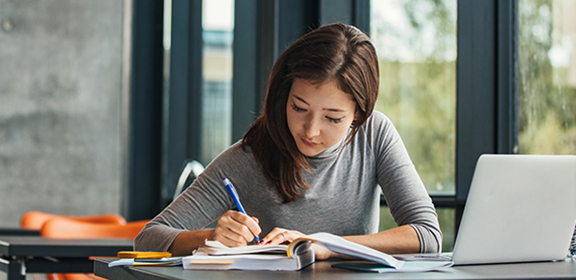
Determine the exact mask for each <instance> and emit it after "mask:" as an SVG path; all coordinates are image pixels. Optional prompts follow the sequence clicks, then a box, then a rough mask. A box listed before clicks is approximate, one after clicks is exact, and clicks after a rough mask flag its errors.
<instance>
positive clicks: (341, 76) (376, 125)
mask: <svg viewBox="0 0 576 280" xmlns="http://www.w3.org/2000/svg"><path fill="white" fill-rule="evenodd" d="M378 84H379V73H378V60H377V56H376V51H375V49H374V46H373V45H372V43H371V42H370V39H369V38H368V36H366V35H365V34H364V33H362V32H361V31H360V30H359V29H357V28H355V27H352V26H349V25H344V24H332V25H327V26H323V27H320V28H318V29H316V30H314V31H312V32H310V33H308V34H306V35H305V36H303V37H302V38H300V39H299V40H298V41H296V42H295V43H294V44H293V45H292V46H290V47H289V48H288V49H287V50H286V51H285V52H284V53H283V54H282V55H281V56H280V57H279V58H278V60H277V61H276V63H275V64H274V67H273V68H272V72H271V74H270V79H269V84H268V89H267V93H266V100H265V104H264V109H263V113H262V115H261V116H260V117H259V118H258V119H257V120H256V121H255V123H254V124H253V125H252V126H251V127H250V128H249V129H248V131H247V132H246V134H245V135H244V137H243V139H242V140H241V141H239V142H237V143H235V144H234V145H233V146H231V147H230V148H228V149H227V150H225V151H224V152H222V154H220V155H219V156H218V157H216V158H215V159H214V160H213V161H212V162H211V163H210V164H209V165H208V166H207V167H206V170H205V171H204V172H203V173H202V174H201V175H200V176H199V177H198V178H197V179H196V180H195V181H194V183H193V184H192V185H191V186H190V187H189V188H188V189H186V191H185V192H184V193H183V194H182V195H180V196H179V197H178V198H177V199H176V200H175V201H174V202H173V203H172V204H170V205H169V206H168V207H167V208H166V209H164V211H162V213H160V214H159V215H158V216H157V217H155V218H154V219H153V220H152V221H151V222H150V223H149V224H148V225H147V226H146V227H145V228H144V229H143V230H142V232H141V233H140V234H139V235H138V237H137V238H136V240H135V250H154V251H171V252H172V253H173V254H174V255H189V254H190V253H191V252H192V250H193V249H195V248H197V247H198V246H199V245H201V244H203V243H204V241H205V240H206V239H209V240H217V241H220V242H222V243H223V244H225V245H227V246H242V245H246V244H247V243H249V242H252V241H253V240H254V237H255V236H261V237H262V236H263V238H262V239H261V244H280V243H287V242H290V241H292V240H294V239H296V238H297V237H299V236H302V235H304V234H310V233H314V232H330V233H333V234H337V235H341V236H343V237H344V238H346V239H348V240H350V241H354V242H357V243H360V244H363V245H366V246H368V247H371V248H374V249H377V250H380V251H383V252H386V253H417V252H438V251H440V246H441V244H442V233H441V231H440V228H439V225H438V218H437V215H436V212H435V209H434V206H433V204H432V202H431V199H430V197H429V196H428V194H427V192H426V190H425V188H424V185H423V183H422V181H421V180H420V177H419V176H418V174H417V172H416V170H415V168H414V165H413V164H412V162H411V160H410V158H409V156H408V153H407V152H406V149H405V147H404V144H403V143H402V140H401V139H400V136H399V135H398V133H397V132H396V130H395V128H394V126H393V125H392V123H391V122H390V120H389V119H388V118H387V117H386V116H384V115H383V114H382V113H380V112H373V108H374V104H375V102H376V98H377V96H378ZM224 177H227V178H228V179H229V180H230V181H231V182H232V183H233V184H234V185H235V187H236V189H237V191H238V194H239V196H240V198H241V200H242V204H243V206H244V208H245V210H246V213H247V214H248V215H250V216H248V215H244V214H242V213H240V212H237V211H234V210H231V209H234V207H235V205H234V202H233V201H232V199H231V197H230V195H229V194H228V193H227V191H226V188H225V187H224V185H223V182H222V179H223V178H224ZM378 185H379V186H378ZM381 191H382V192H383V194H384V197H385V198H386V200H387V203H388V205H389V207H390V210H391V213H392V215H393V217H394V219H395V221H396V223H397V224H398V227H396V228H392V229H389V230H385V231H382V232H378V222H379V221H378V220H379V217H378V213H379V200H380V199H379V197H380V192H381ZM218 218H220V220H219V221H218V224H217V226H216V228H215V229H202V228H203V227H204V226H206V225H208V224H210V223H211V222H212V221H214V220H216V219H218ZM315 254H316V258H317V259H319V260H322V259H326V258H329V257H332V256H333V255H332V253H331V252H328V251H326V250H322V249H320V248H317V250H315Z"/></svg>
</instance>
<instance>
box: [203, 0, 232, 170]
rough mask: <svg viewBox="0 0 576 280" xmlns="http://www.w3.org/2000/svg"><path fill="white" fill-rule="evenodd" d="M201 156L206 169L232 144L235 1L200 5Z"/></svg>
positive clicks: (228, 0)
mask: <svg viewBox="0 0 576 280" xmlns="http://www.w3.org/2000/svg"><path fill="white" fill-rule="evenodd" d="M202 5H203V10H202V28H203V32H202V37H203V41H204V46H203V70H202V79H203V93H202V155H201V159H200V160H201V162H202V163H203V164H204V165H207V164H208V163H209V162H210V161H212V159H213V158H214V157H216V156H217V155H218V154H219V153H220V152H222V151H223V150H224V149H226V148H227V147H228V146H230V144H231V141H232V38H233V37H232V36H233V32H234V0H209V1H208V0H204V1H203V2H202Z"/></svg>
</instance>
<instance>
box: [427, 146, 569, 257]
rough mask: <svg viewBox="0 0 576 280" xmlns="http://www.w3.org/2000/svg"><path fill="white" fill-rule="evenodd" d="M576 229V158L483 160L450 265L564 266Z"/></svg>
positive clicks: (497, 157)
mask: <svg viewBox="0 0 576 280" xmlns="http://www.w3.org/2000/svg"><path fill="white" fill-rule="evenodd" d="M575 224H576V156H571V155H566V156H561V155H482V156H480V158H479V159H478V162H477V164H476V169H475V171H474V175H473V178H472V183H471V185H470V192H469V193H468V199H467V202H466V206H465V208H464V213H463V215H462V221H461V224H460V228H459V231H458V236H457V237H456V242H455V244H454V251H453V253H452V255H451V260H452V262H453V263H454V265H467V264H490V263H513V262H535V261H555V260H564V259H565V258H566V256H567V253H568V248H569V246H570V241H571V238H572V234H573V232H574V225H575ZM436 255H438V254H436ZM447 256H448V260H450V258H449V255H447V254H440V257H439V259H441V260H442V259H443V260H446V257H447ZM419 257H421V258H423V259H427V260H429V259H430V255H421V256H417V257H416V258H419Z"/></svg>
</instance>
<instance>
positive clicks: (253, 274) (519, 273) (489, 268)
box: [94, 259, 576, 280]
mask: <svg viewBox="0 0 576 280" xmlns="http://www.w3.org/2000/svg"><path fill="white" fill-rule="evenodd" d="M112 260H113V259H96V261H95V262H94V274H96V275H97V276H101V277H104V278H107V279H111V280H115V279H122V280H124V279H144V280H161V279H235V280H240V279H330V280H341V279H355V280H356V279H575V278H576V262H575V261H574V260H573V259H571V260H567V261H565V262H537V263H523V264H494V265H469V266H455V267H450V268H446V269H444V270H443V271H434V272H425V273H387V274H378V273H371V272H355V271H351V270H345V269H338V268H332V267H331V266H330V265H331V264H332V263H334V262H335V261H321V262H316V263H314V264H312V265H311V266H309V267H306V268H304V269H303V270H301V271H288V272H284V271H207V270H184V269H182V267H181V266H177V267H142V266H138V267H112V268H109V267H108V263H109V262H111V261H112Z"/></svg>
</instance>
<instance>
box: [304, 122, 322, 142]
mask: <svg viewBox="0 0 576 280" xmlns="http://www.w3.org/2000/svg"><path fill="white" fill-rule="evenodd" d="M320 130H321V129H320V122H319V121H318V120H317V119H316V118H314V117H310V118H308V119H307V120H306V123H305V124H304V132H305V134H306V137H307V138H309V139H310V138H313V137H316V136H318V135H320Z"/></svg>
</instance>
